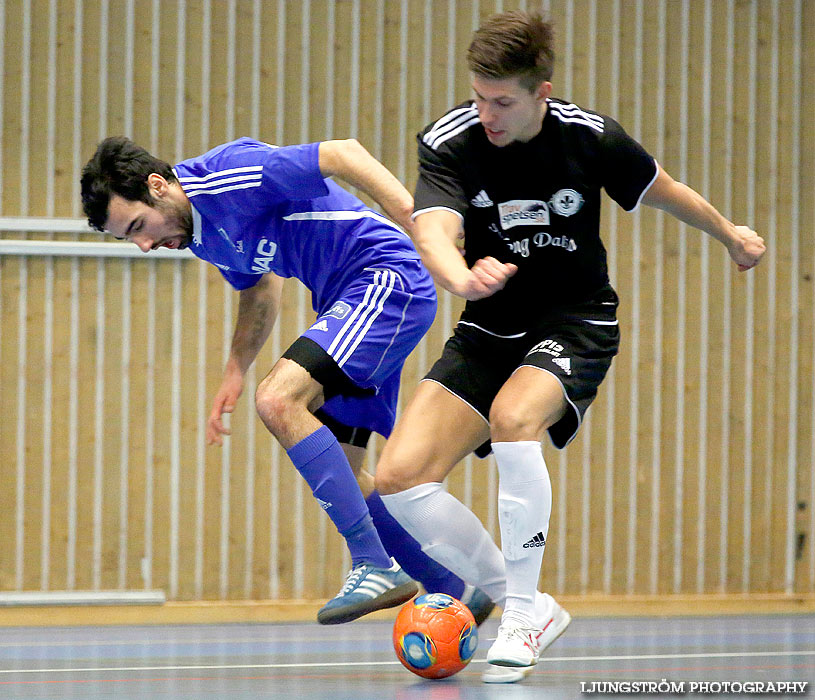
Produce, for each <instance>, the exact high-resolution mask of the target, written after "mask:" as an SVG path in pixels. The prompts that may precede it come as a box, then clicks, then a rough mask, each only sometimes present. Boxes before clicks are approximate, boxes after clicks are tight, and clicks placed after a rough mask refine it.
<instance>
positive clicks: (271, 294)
mask: <svg viewBox="0 0 815 700" xmlns="http://www.w3.org/2000/svg"><path fill="white" fill-rule="evenodd" d="M282 292H283V278H281V277H278V276H277V275H275V274H273V273H271V272H270V273H267V274H265V275H263V277H261V278H260V281H258V283H257V284H256V285H254V286H253V287H249V288H248V289H242V290H241V291H240V292H239V295H240V297H239V300H238V319H237V321H236V322H235V332H234V333H233V335H232V347H231V349H230V352H229V359H228V360H227V362H226V368H225V369H224V376H223V379H222V380H221V386H220V388H219V389H218V393H217V394H216V395H215V399H214V401H213V403H212V411H211V412H210V414H209V418H208V419H207V444H209V445H212V444H218V445H221V444H222V443H223V440H222V437H221V436H222V435H229V429H228V428H227V427H226V426H225V425H224V423H223V414H224V413H232V411H234V410H235V405H236V404H237V401H238V398H239V397H240V395H241V393H243V386H244V376H245V375H246V370H247V369H249V365H251V364H252V362H253V361H254V359H255V358H256V357H257V355H258V353H259V352H260V349H261V348H262V347H263V344H264V343H265V342H266V339H267V338H268V337H269V333H270V332H271V330H272V326H274V322H275V319H276V318H277V313H278V311H279V309H280V298H281V295H282Z"/></svg>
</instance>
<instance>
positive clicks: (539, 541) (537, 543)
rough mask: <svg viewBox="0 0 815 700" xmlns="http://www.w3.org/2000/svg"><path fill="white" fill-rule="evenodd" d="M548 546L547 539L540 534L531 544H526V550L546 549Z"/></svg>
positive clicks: (530, 541)
mask: <svg viewBox="0 0 815 700" xmlns="http://www.w3.org/2000/svg"><path fill="white" fill-rule="evenodd" d="M545 546H546V538H545V537H544V536H543V533H542V532H539V533H538V534H537V535H535V536H534V537H533V538H532V539H531V540H529V542H526V543H524V549H532V547H545Z"/></svg>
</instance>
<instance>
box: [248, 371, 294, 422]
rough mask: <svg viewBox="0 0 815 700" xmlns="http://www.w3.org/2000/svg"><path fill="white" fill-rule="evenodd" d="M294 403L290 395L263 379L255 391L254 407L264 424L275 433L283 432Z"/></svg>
mask: <svg viewBox="0 0 815 700" xmlns="http://www.w3.org/2000/svg"><path fill="white" fill-rule="evenodd" d="M294 405H295V402H294V401H293V399H292V397H291V396H289V395H287V394H286V393H284V392H281V391H278V390H276V389H275V388H274V387H273V385H272V383H271V382H269V381H267V380H266V379H264V380H263V381H262V382H261V383H260V385H259V386H258V388H257V390H256V391H255V409H256V410H257V413H258V416H260V419H261V420H262V421H263V423H264V425H265V426H266V427H267V428H268V429H269V430H270V431H271V432H272V433H273V434H275V435H279V434H280V433H282V432H284V430H285V426H286V424H287V421H288V419H289V416H291V412H292V409H293V407H294Z"/></svg>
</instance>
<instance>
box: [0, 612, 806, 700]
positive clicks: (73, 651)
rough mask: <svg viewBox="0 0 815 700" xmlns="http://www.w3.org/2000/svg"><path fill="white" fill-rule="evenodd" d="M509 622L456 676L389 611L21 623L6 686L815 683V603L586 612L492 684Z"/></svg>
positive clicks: (486, 691)
mask: <svg viewBox="0 0 815 700" xmlns="http://www.w3.org/2000/svg"><path fill="white" fill-rule="evenodd" d="M497 625H498V621H497V619H495V618H491V619H490V620H488V621H487V622H486V623H484V625H483V626H482V627H481V629H480V644H479V650H478V653H477V655H476V660H475V661H474V662H473V663H471V664H470V665H469V666H468V667H467V668H466V669H465V670H464V671H462V672H461V673H459V674H458V675H456V676H453V677H452V678H449V679H446V680H443V681H428V680H423V679H421V678H419V677H417V676H414V675H412V674H411V673H409V672H408V671H406V670H405V669H404V668H403V667H402V666H401V665H400V664H399V662H398V661H397V660H396V657H395V655H394V653H393V650H392V647H391V639H390V633H391V623H389V622H387V621H372V622H368V621H365V620H358V621H356V622H353V623H350V624H347V625H337V626H332V627H321V626H320V625H317V624H316V623H298V624H289V623H287V624H252V625H245V624H241V625H237V624H235V625H232V624H230V625H217V626H216V625H175V626H143V627H119V626H115V627H51V628H44V627H37V628H33V627H27V628H20V627H7V628H3V629H2V630H0V635H1V636H0V698H2V699H3V700H16V699H17V698H26V699H30V698H54V699H59V700H64V699H66V698H88V699H99V698H111V699H115V700H130V699H133V698H157V699H162V700H176V699H179V698H185V699H189V700H202V699H210V698H224V699H225V700H239V699H241V698H247V699H248V698H253V699H254V698H275V700H283V699H285V698H305V699H312V698H314V699H317V698H319V699H320V700H325V699H329V700H370V699H374V698H376V699H377V700H381V699H383V698H395V699H396V700H470V699H471V698H500V699H502V700H503V699H505V698H511V699H513V700H525V699H531V698H536V699H537V698H587V697H591V696H592V695H600V694H608V693H603V692H601V691H604V690H609V689H610V688H613V686H609V685H608V684H610V683H620V682H624V681H629V682H632V681H656V682H657V683H660V682H662V681H663V680H664V681H667V682H668V683H673V684H675V685H674V690H676V689H677V687H678V686H677V685H676V684H679V683H681V682H684V684H685V685H684V693H681V694H671V693H664V694H665V695H669V696H673V697H709V695H710V693H702V692H691V690H690V683H691V682H708V683H716V682H726V681H729V682H731V683H732V682H736V681H737V682H750V683H768V682H777V681H785V682H789V681H798V682H802V681H803V682H807V683H808V684H809V685H808V687H807V689H806V691H805V693H806V695H809V696H815V690H813V689H812V683H813V681H815V615H767V616H748V617H745V616H726V617H685V618H675V617H671V618H654V617H652V618H579V619H575V620H574V621H573V622H572V624H571V626H570V627H569V629H568V630H567V631H566V633H565V634H564V635H563V636H562V637H561V638H560V639H559V640H558V641H557V642H556V643H555V644H553V645H552V647H550V648H549V650H548V651H547V652H546V653H545V654H544V658H542V660H541V662H540V663H539V665H538V667H537V669H536V670H535V671H534V672H533V673H532V674H531V675H530V676H529V677H528V678H527V679H525V680H524V681H523V682H521V683H517V684H513V685H488V684H484V683H482V682H481V680H480V674H481V671H482V670H483V669H484V661H483V659H484V656H485V654H486V650H487V648H488V646H489V644H490V640H491V639H492V638H493V637H494V636H495V632H496V628H497ZM731 687H732V688H738V687H739V686H731ZM752 687H753V688H755V687H756V686H752ZM765 687H766V686H765ZM663 688H665V685H663ZM799 688H800V686H799ZM618 689H619V688H618ZM715 689H716V687H715V685H711V686H708V688H707V690H709V691H710V690H715ZM626 694H627V693H626ZM658 694H662V693H658ZM730 694H734V693H732V692H731V693H730ZM789 696H791V695H790V694H785V695H783V697H789ZM761 697H782V695H779V694H777V693H771V694H766V693H765V694H763V695H761Z"/></svg>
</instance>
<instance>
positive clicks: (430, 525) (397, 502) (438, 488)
mask: <svg viewBox="0 0 815 700" xmlns="http://www.w3.org/2000/svg"><path fill="white" fill-rule="evenodd" d="M382 502H383V503H384V504H385V507H386V508H387V509H388V512H389V513H390V514H391V515H392V516H393V517H394V518H396V520H397V521H398V522H399V524H400V525H401V526H402V527H403V528H405V530H407V531H408V532H409V533H410V534H411V535H412V536H413V537H415V538H416V540H417V541H418V542H419V544H421V546H422V550H423V551H424V552H425V553H426V554H427V555H428V556H430V557H432V558H433V559H435V560H436V561H437V562H439V563H440V564H441V565H442V566H446V567H447V568H448V569H450V571H452V572H453V573H454V574H456V575H457V576H459V577H461V578H462V579H463V580H464V581H465V583H469V584H471V585H473V586H476V587H478V588H480V589H481V590H482V591H484V593H486V594H487V595H488V596H489V597H490V598H491V599H492V600H493V601H494V602H496V603H497V604H498V605H502V604H503V601H504V595H505V591H506V577H505V574H504V557H503V556H502V555H501V550H500V549H498V547H497V546H496V544H495V542H493V540H492V537H490V534H489V533H488V532H487V531H486V530H485V529H484V526H483V525H482V524H481V521H480V520H479V519H478V518H477V517H476V516H475V514H474V513H473V512H472V511H471V510H470V509H469V508H467V506H465V505H464V504H463V503H462V502H461V501H459V500H458V499H457V498H455V496H452V495H450V494H449V493H447V491H445V490H444V488H443V487H442V485H441V484H440V483H438V482H435V481H434V482H431V483H429V484H419V485H418V486H414V487H412V488H409V489H407V490H405V491H401V492H399V493H394V494H390V495H388V496H385V495H383V496H382Z"/></svg>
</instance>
